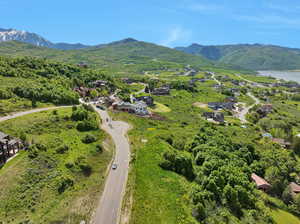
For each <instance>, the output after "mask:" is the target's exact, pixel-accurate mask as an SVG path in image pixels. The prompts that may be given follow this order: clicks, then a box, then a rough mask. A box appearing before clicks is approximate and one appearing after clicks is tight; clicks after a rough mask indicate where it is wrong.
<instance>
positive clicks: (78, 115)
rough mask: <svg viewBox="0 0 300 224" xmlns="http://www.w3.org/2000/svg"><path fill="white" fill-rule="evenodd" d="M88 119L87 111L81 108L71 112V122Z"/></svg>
mask: <svg viewBox="0 0 300 224" xmlns="http://www.w3.org/2000/svg"><path fill="white" fill-rule="evenodd" d="M87 118H88V111H87V110H84V109H83V108H80V109H76V110H73V112H72V115H71V119H72V120H73V121H83V120H85V119H87Z"/></svg>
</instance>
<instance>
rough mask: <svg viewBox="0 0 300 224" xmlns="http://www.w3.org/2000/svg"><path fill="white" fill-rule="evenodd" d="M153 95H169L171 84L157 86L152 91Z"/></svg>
mask: <svg viewBox="0 0 300 224" xmlns="http://www.w3.org/2000/svg"><path fill="white" fill-rule="evenodd" d="M152 94H153V95H157V96H162V95H169V94H170V87H169V86H162V87H159V88H155V89H154V90H153V91H152Z"/></svg>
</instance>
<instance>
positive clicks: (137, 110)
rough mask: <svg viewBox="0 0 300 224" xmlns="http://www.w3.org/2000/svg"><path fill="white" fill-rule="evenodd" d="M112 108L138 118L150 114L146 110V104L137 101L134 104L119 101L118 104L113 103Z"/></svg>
mask: <svg viewBox="0 0 300 224" xmlns="http://www.w3.org/2000/svg"><path fill="white" fill-rule="evenodd" d="M112 107H113V109H115V110H120V111H124V112H128V113H134V114H136V115H140V116H147V115H150V112H149V111H148V109H147V104H146V103H145V102H143V101H137V102H135V103H129V102H124V101H120V102H116V103H113V105H112Z"/></svg>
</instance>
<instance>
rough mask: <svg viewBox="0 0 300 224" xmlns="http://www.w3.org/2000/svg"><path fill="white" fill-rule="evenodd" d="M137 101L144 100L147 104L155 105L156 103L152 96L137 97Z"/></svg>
mask: <svg viewBox="0 0 300 224" xmlns="http://www.w3.org/2000/svg"><path fill="white" fill-rule="evenodd" d="M135 101H143V102H145V103H146V104H147V106H153V105H154V100H153V98H152V97H151V96H140V97H135Z"/></svg>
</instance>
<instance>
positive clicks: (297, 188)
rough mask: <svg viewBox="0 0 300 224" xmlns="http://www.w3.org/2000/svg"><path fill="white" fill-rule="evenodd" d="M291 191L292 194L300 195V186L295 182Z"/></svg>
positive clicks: (291, 185)
mask: <svg viewBox="0 0 300 224" xmlns="http://www.w3.org/2000/svg"><path fill="white" fill-rule="evenodd" d="M289 186H290V191H291V193H292V194H294V195H295V194H299V193H300V186H299V185H298V184H296V183H295V182H291V183H290V185H289Z"/></svg>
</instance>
